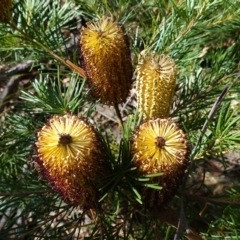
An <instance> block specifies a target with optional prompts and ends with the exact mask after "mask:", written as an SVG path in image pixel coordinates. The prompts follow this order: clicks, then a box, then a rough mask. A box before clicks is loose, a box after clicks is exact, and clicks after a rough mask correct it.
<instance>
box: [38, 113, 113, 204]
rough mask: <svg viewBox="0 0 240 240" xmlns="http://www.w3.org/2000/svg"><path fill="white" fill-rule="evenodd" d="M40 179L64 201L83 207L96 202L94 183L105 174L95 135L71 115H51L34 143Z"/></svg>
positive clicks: (104, 164)
mask: <svg viewBox="0 0 240 240" xmlns="http://www.w3.org/2000/svg"><path fill="white" fill-rule="evenodd" d="M36 146H37V151H38V157H37V158H36V159H35V161H36V162H37V163H38V164H39V165H40V169H41V172H42V174H43V176H45V178H46V179H47V180H48V181H49V182H50V184H51V185H52V187H53V189H54V190H56V191H57V192H59V193H60V194H61V195H62V196H63V198H64V200H66V201H67V202H69V203H71V204H74V205H79V206H82V207H85V208H90V207H94V205H95V204H96V203H97V202H98V199H97V196H98V191H97V189H96V188H95V186H94V182H95V181H99V179H100V178H101V177H103V176H105V174H106V172H108V168H107V167H106V162H105V160H106V159H105V154H104V151H103V148H102V146H101V141H100V140H99V138H98V136H97V134H96V132H95V131H94V130H93V128H92V127H91V126H90V125H89V124H88V123H87V122H86V121H85V120H84V119H81V118H78V117H77V116H73V115H64V116H53V117H52V118H51V119H50V120H49V122H48V124H46V125H45V126H44V127H43V128H42V129H41V130H40V131H39V133H38V141H37V143H36Z"/></svg>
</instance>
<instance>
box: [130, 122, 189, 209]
mask: <svg viewBox="0 0 240 240" xmlns="http://www.w3.org/2000/svg"><path fill="white" fill-rule="evenodd" d="M188 152H189V151H188V144H187V140H186V135H185V134H184V132H183V131H182V130H181V129H180V128H179V127H178V126H177V124H176V123H175V122H173V121H172V120H170V119H160V118H157V119H151V120H147V121H145V122H144V123H142V124H141V125H140V126H139V127H138V129H137V130H136V131H135V133H134V134H133V137H132V155H134V156H135V158H134V165H135V166H137V169H138V171H139V172H140V173H141V174H153V173H163V176H160V177H157V178H153V181H154V182H157V183H159V184H160V186H162V190H160V191H157V190H152V189H149V188H146V189H144V193H143V195H144V199H145V201H147V205H148V206H151V207H152V206H154V205H161V204H164V203H166V201H169V200H170V199H171V198H172V197H173V195H174V193H175V191H176V190H177V188H178V186H179V185H180V183H181V180H182V178H183V174H184V171H185V170H186V167H187V162H188Z"/></svg>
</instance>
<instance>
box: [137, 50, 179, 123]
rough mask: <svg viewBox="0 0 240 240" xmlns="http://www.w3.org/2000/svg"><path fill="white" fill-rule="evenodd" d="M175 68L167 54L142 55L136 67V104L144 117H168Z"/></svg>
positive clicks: (173, 89) (174, 81) (173, 88)
mask: <svg viewBox="0 0 240 240" xmlns="http://www.w3.org/2000/svg"><path fill="white" fill-rule="evenodd" d="M176 77H177V68H176V65H175V62H174V61H173V60H172V59H171V58H170V57H169V56H167V55H164V54H161V55H160V54H158V53H152V52H150V53H148V54H146V55H143V56H142V58H141V59H140V61H139V63H138V65H137V68H136V78H137V105H138V111H139V112H142V113H143V118H144V119H150V118H152V117H161V118H164V117H168V116H169V113H170V108H171V105H172V101H173V96H174V91H175V86H176Z"/></svg>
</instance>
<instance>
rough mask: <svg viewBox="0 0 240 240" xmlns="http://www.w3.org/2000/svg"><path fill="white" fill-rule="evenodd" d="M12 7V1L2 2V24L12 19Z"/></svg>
mask: <svg viewBox="0 0 240 240" xmlns="http://www.w3.org/2000/svg"><path fill="white" fill-rule="evenodd" d="M11 7H12V1H11V0H1V1H0V11H1V13H0V22H2V23H6V22H8V21H9V20H10V17H11V12H10V10H11Z"/></svg>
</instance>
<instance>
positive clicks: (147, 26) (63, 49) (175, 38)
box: [0, 0, 240, 239]
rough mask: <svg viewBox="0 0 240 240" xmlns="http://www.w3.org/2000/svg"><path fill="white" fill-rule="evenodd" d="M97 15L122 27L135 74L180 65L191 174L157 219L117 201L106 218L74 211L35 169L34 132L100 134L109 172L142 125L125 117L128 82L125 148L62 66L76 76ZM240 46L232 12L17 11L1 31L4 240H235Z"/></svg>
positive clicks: (178, 98)
mask: <svg viewBox="0 0 240 240" xmlns="http://www.w3.org/2000/svg"><path fill="white" fill-rule="evenodd" d="M103 15H108V16H111V17H113V18H114V19H116V20H117V21H119V22H121V23H122V24H124V26H125V29H126V32H127V33H128V35H129V38H130V42H131V50H132V62H133V66H134V67H135V66H136V64H137V61H138V56H139V54H140V53H141V52H142V51H143V50H153V51H156V52H159V53H165V54H169V55H170V56H171V57H172V58H173V59H174V60H175V61H176V63H177V65H178V71H179V75H178V79H177V87H176V93H175V100H174V104H173V108H172V112H171V117H173V118H174V119H176V120H177V121H178V122H179V123H180V124H181V126H182V127H183V128H184V130H185V131H186V133H187V135H188V138H189V144H190V146H191V157H190V160H191V163H190V167H189V171H188V173H187V174H186V175H187V176H188V179H187V181H186V182H185V184H184V185H183V187H182V188H180V189H179V192H178V194H177V195H176V196H175V198H174V199H173V200H172V201H171V202H170V203H168V204H167V206H166V208H165V210H164V211H163V212H162V214H161V216H160V217H159V216H154V214H153V215H151V216H150V217H149V213H147V212H145V210H144V209H141V208H140V210H139V208H135V206H132V205H131V204H127V202H128V199H127V198H126V196H124V194H123V193H122V192H121V191H119V192H118V191H117V192H116V193H115V194H114V195H112V196H107V197H106V199H105V200H106V209H105V212H104V213H101V214H100V213H96V212H93V211H83V210H82V209H78V208H74V207H73V206H69V205H67V204H65V203H64V202H63V201H62V200H61V198H60V197H59V196H58V195H57V194H56V193H54V192H52V190H51V188H50V186H49V185H48V183H47V182H46V181H45V180H44V179H40V178H39V176H38V173H37V171H35V170H34V166H33V163H32V161H31V159H32V157H33V156H34V154H35V141H36V136H37V132H38V130H39V129H40V128H41V127H42V126H43V125H44V123H45V122H46V121H47V119H49V117H50V116H51V115H52V114H64V113H66V112H71V113H75V114H79V115H83V116H86V117H88V118H89V119H90V121H91V122H92V123H93V124H94V125H95V126H96V127H97V128H98V129H99V130H100V131H101V132H102V134H103V137H104V138H105V143H106V144H107V146H108V148H109V149H110V150H109V153H108V154H109V155H111V156H110V157H111V158H112V159H113V161H114V159H115V158H116V162H117V163H116V166H115V167H116V169H118V168H119V169H120V170H121V166H122V165H121V164H123V163H124V159H125V157H126V158H127V157H128V156H127V155H128V153H129V149H128V145H127V142H128V140H129V138H130V137H131V131H132V130H133V129H134V128H135V126H136V125H137V124H138V122H137V121H136V119H134V117H128V116H129V115H130V116H131V115H132V114H133V115H134V113H135V109H136V100H135V91H134V81H133V87H132V90H131V92H130V95H129V99H128V100H127V102H126V103H124V104H122V106H120V110H121V114H122V116H123V119H124V121H125V122H126V126H128V127H127V129H128V130H129V131H128V132H127V133H125V134H126V136H122V133H121V129H120V128H119V125H118V121H117V117H116V115H115V113H114V110H113V109H112V108H111V107H109V106H104V105H101V104H99V103H98V101H96V100H94V99H92V98H91V96H90V95H89V94H88V93H89V89H88V87H87V85H86V84H85V79H84V78H82V77H81V76H79V75H78V74H77V73H76V72H75V71H74V69H73V68H72V67H70V66H69V64H67V61H66V60H68V61H71V62H72V63H73V64H75V65H78V66H81V62H80V60H79V54H80V49H79V46H78V41H79V28H80V27H81V25H84V24H85V23H86V22H87V21H91V20H93V19H94V18H96V17H101V16H103ZM239 36H240V9H239V1H227V0H186V1H183V0H161V1H157V0H156V1H155V0H153V1H151V0H149V1H143V0H142V1H140V0H138V1H135V0H132V1H128V0H118V1H116V0H109V1H105V0H104V1H98V0H89V1H82V0H65V1H63V0H62V1H60V0H46V1H41V0H15V1H13V5H12V9H11V19H10V21H9V22H8V23H0V88H1V92H0V111H1V122H0V239H174V237H175V239H181V235H182V234H181V231H185V230H186V229H188V228H190V229H192V230H194V231H195V232H196V235H195V238H192V236H191V235H188V234H187V232H185V233H184V236H183V237H182V238H183V239H186V238H187V239H240V226H239V222H240V210H239V204H240V194H239V190H240V188H239V176H240V174H239V166H240V165H239V164H240V155H239V151H240V130H239V127H240V121H239V120H240V114H239V113H240V108H239V104H240V103H239V101H240V84H239V83H240V80H239V79H240V78H239V67H240V66H239V59H240V37H239ZM133 80H134V79H133ZM113 87H114V86H113ZM223 91H225V92H224V93H226V94H225V95H224V94H222V93H223ZM219 97H222V99H221V98H219ZM221 100H223V101H221ZM216 101H217V103H220V104H219V105H218V106H217V107H215V108H212V107H213V106H214V103H215V102H216ZM215 106H216V105H215ZM211 109H212V110H213V111H212V114H210V112H211ZM127 119H128V120H127ZM204 124H205V127H204ZM106 133H107V135H108V138H107V137H106ZM122 137H123V139H122V140H121V138H122ZM119 149H120V150H119ZM118 161H119V162H118ZM123 166H124V164H123ZM125 167H126V168H127V166H125ZM130 175H131V172H130V173H128V174H126V175H125V176H122V175H121V174H120V175H119V176H121V178H122V179H123V181H122V182H121V187H122V189H124V188H126V189H128V188H129V187H130V188H131V184H130V180H129V179H130V177H129V176H130ZM124 177H125V179H124ZM128 180H129V182H128ZM132 190H133V191H135V189H134V188H133V189H132ZM135 197H136V198H138V199H139V196H138V195H137V193H136V195H135ZM180 213H181V214H180ZM170 216H171V217H172V219H170ZM179 219H180V220H181V222H184V223H185V226H184V227H181V226H178V220H179ZM200 236H201V237H200Z"/></svg>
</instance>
